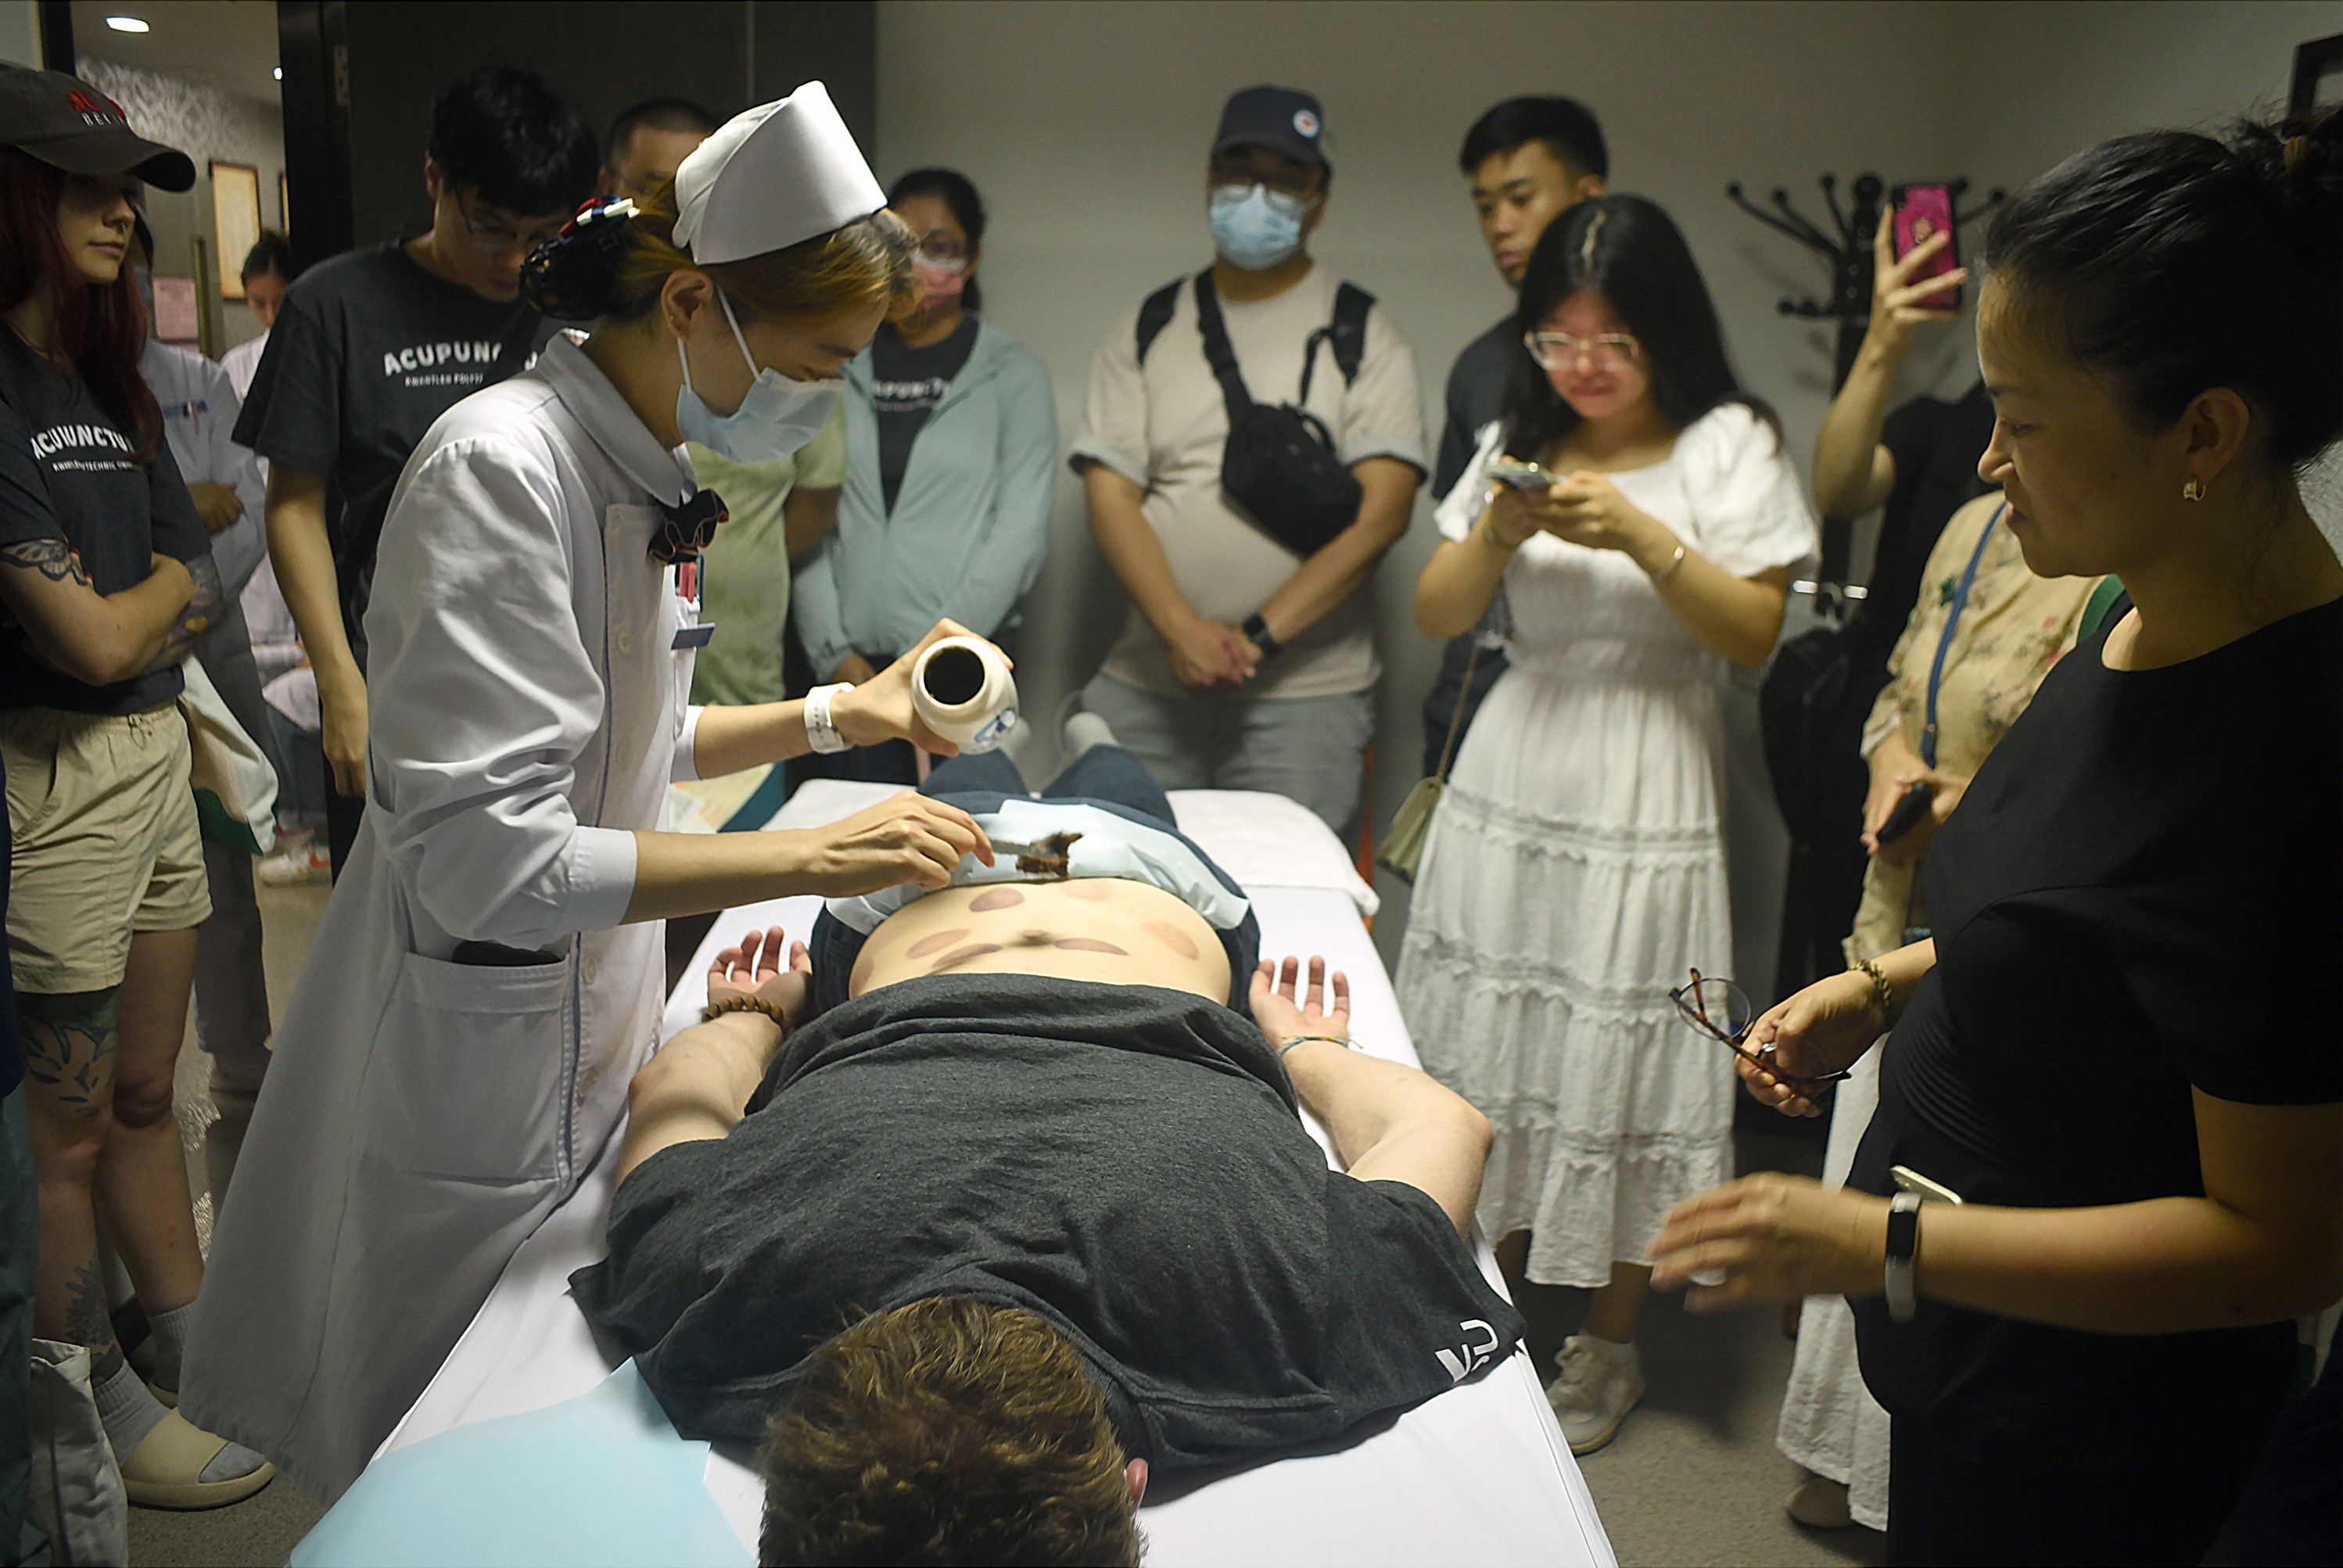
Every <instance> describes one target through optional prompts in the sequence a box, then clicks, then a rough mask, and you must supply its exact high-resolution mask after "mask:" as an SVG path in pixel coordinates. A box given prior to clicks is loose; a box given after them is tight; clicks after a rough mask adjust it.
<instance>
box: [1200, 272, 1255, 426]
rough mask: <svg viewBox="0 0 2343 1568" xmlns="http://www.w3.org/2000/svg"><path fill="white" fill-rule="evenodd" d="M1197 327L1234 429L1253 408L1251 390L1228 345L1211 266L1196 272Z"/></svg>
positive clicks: (1233, 352) (1225, 326)
mask: <svg viewBox="0 0 2343 1568" xmlns="http://www.w3.org/2000/svg"><path fill="white" fill-rule="evenodd" d="M1196 330H1197V331H1198V332H1200V333H1202V335H1203V338H1204V362H1205V363H1206V364H1208V365H1210V366H1211V367H1212V376H1213V378H1214V379H1216V380H1218V381H1219V382H1220V384H1221V397H1222V400H1223V401H1224V402H1226V403H1227V404H1228V407H1229V427H1230V428H1231V429H1234V428H1235V427H1236V423H1237V420H1238V419H1239V418H1240V417H1242V416H1243V415H1244V413H1245V412H1246V411H1247V410H1248V409H1250V408H1252V393H1250V392H1248V391H1246V390H1245V384H1244V373H1243V372H1242V371H1241V370H1239V369H1238V368H1237V351H1236V350H1235V349H1234V348H1232V347H1230V346H1229V324H1228V322H1227V321H1226V320H1225V319H1223V318H1222V315H1221V291H1220V290H1219V289H1217V288H1214V287H1213V286H1212V268H1210V267H1206V268H1205V269H1204V270H1203V271H1202V272H1200V273H1198V274H1197V275H1196Z"/></svg>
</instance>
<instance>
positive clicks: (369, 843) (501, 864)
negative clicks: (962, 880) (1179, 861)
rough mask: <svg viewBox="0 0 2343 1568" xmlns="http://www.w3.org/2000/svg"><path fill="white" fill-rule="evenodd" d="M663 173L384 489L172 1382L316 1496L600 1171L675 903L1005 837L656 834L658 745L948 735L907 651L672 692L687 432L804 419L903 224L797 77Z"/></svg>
mask: <svg viewBox="0 0 2343 1568" xmlns="http://www.w3.org/2000/svg"><path fill="white" fill-rule="evenodd" d="M673 189H674V199H675V203H676V206H675V207H674V208H673V209H672V212H673V216H669V212H670V209H669V208H668V207H667V206H666V205H665V203H664V202H663V201H662V200H661V199H660V197H659V196H658V195H657V194H656V193H655V194H654V196H653V197H652V198H651V200H650V201H649V204H648V206H647V209H646V210H645V211H644V212H643V213H642V214H641V215H640V216H636V215H635V213H634V208H633V206H631V205H630V204H613V205H607V206H594V207H591V208H589V209H588V211H586V212H585V213H582V214H581V215H580V216H579V217H578V219H577V220H575V221H573V222H572V223H570V224H568V225H566V226H564V227H563V229H562V231H561V233H560V235H559V236H558V237H557V238H556V239H555V240H554V241H553V242H552V243H550V244H549V245H548V246H544V247H542V248H540V249H539V250H538V252H537V253H536V254H535V255H534V256H532V258H531V261H530V265H529V267H528V271H527V272H526V273H525V274H524V286H525V288H526V290H527V300H528V303H529V304H530V305H533V306H535V307H538V308H539V309H542V310H545V311H547V312H548V314H552V315H554V316H556V317H560V318H568V319H590V320H593V321H594V322H595V326H594V328H593V330H592V331H591V332H590V333H563V334H560V335H558V336H557V337H554V338H553V339H552V340H551V341H550V342H549V343H548V345H547V347H546V349H545V351H544V353H543V354H542V355H541V356H540V357H538V362H537V363H536V365H535V366H533V367H531V368H529V369H528V370H526V371H523V372H522V373H521V374H519V375H518V376H515V377H511V378H510V379H508V380H506V381H503V382H500V383H498V384H497V385H494V386H490V387H485V388H483V389H481V390H479V391H477V392H475V393H473V394H472V396H470V397H467V398H465V399H463V400H462V401H461V402H459V403H458V404H457V405H456V406H455V407H452V408H450V409H449V410H448V411H447V413H446V414H445V415H443V416H442V417H440V418H439V419H438V420H437V423H435V424H434V425H433V427H432V428H431V430H430V432H429V433H428V434H427V436H426V437H424V439H423V442H422V444H421V445H420V446H419V447H417V449H416V451H415V453H414V455H413V456H412V457H411V458H410V459H409V460H408V461H407V466H406V469H405V472H404V474H403V475H402V477H400V479H399V483H398V487H397V494H396V496H395V497H394V498H392V500H391V503H390V507H389V510H388V514H387V517H386V518H384V520H383V526H382V529H381V543H380V548H379V562H380V564H379V568H378V569H377V572H376V575H375V585H374V593H373V596H372V599H371V601H370V603H369V605H368V607H367V619H366V626H365V630H366V632H367V641H368V664H367V688H368V692H369V696H370V699H371V715H370V717H371V719H372V723H371V725H370V727H369V734H368V739H367V756H366V783H367V809H366V821H365V826H364V827H363V829H361V830H360V832H359V834H358V836H357V841H356V843H355V844H354V846H353V847H352V849H351V851H350V854H349V857H348V859H347V863H346V865H345V867H344V869H343V874H342V876H341V879H340V880H339V882H338V884H337V887H336V890H335V893H334V900H333V902H332V904H331V905H330V906H329V907H328V908H327V913H326V918H325V921H324V923H323V924H322V925H321V926H320V928H319V930H318V932H317V940H316V942H315V944H314V945H313V947H312V949H311V960H310V963H309V965H308V967H307V971H306V972H305V973H304V975H303V976H302V980H301V983H300V985H299V986H298V987H297V990H296V991H295V993H294V996H293V999H292V1001H291V1004H290V1006H289V1007H288V1008H287V1010H286V1013H285V1016H284V1018H283V1020H281V1022H280V1025H279V1028H278V1030H277V1048H276V1052H275V1056H274V1058H273V1060H272V1061H271V1063H270V1066H269V1071H268V1088H267V1092H266V1094H264V1095H263V1096H262V1097H261V1099H260V1103H259V1105H258V1107H257V1108H256V1111H255V1113H254V1117H253V1121H252V1126H251V1130H250V1131H249V1133H248V1135H247V1138H246V1143H245V1146H244V1150H243V1153H242V1156H241V1159H240V1161H239V1163H238V1167H237V1174H236V1196H235V1199H234V1201H231V1202H229V1203H228V1204H227V1205H226V1209H225V1210H224V1211H223V1212H222V1214H221V1216H220V1222H219V1226H218V1229H217V1231H216V1232H215V1235H214V1239H213V1247H212V1254H211V1272H210V1275H209V1277H208V1280H207V1282H206V1289H205V1292H204V1294H203V1296H202V1298H201V1300H200V1302H199V1303H198V1308H197V1313H196V1325H195V1332H194V1336H193V1343H192V1346H191V1350H190V1357H189V1362H188V1365H187V1369H186V1382H184V1384H183V1385H182V1393H183V1404H184V1406H185V1408H186V1409H188V1410H190V1411H192V1412H201V1413H202V1416H203V1418H204V1419H206V1420H208V1421H212V1422H216V1423H217V1427H218V1429H219V1430H223V1431H226V1432H236V1433H239V1434H242V1438H243V1440H244V1441H246V1442H248V1443H249V1445H251V1446H253V1447H256V1448H258V1449H259V1450H261V1451H262V1452H267V1453H275V1454H282V1455H284V1457H285V1461H286V1466H287V1469H288V1470H289V1471H290V1473H293V1474H294V1475H295V1476H296V1477H297V1478H298V1479H299V1481H300V1482H301V1483H302V1484H303V1486H305V1487H306V1488H307V1489H308V1490H310V1491H311V1492H312V1493H321V1494H324V1495H327V1496H331V1495H333V1494H335V1493H338V1492H339V1491H340V1490H341V1489H342V1488H344V1487H346V1486H347V1485H348V1484H349V1483H350V1481H351V1479H352V1478H353V1477H355V1476H356V1475H357V1473H358V1472H359V1471H360V1470H361V1469H363V1468H364V1466H365V1465H366V1463H367V1460H368V1459H369V1457H370V1456H371V1455H372V1454H373V1452H375V1450H376V1448H377V1446H378V1445H379V1444H380V1443H381V1442H382V1441H383V1439H384V1438H385V1437H386V1436H387V1434H388V1433H389V1432H390V1431H391V1430H392V1428H393V1427H394V1426H396V1425H397V1422H399V1420H400V1418H401V1417H402V1415H403V1414H404V1413H405V1412H407V1410H408V1408H409V1407H410V1406H412V1405H413V1404H414V1402H415V1401H416V1399H417V1396H418V1395H419V1394H421V1392H423V1390H424V1389H425V1387H426V1386H427V1384H428V1383H429V1382H430V1381H431V1379H432V1377H433V1375H434V1374H435V1373H436V1372H437V1370H438V1367H439V1365H440V1362H442V1361H443V1360H444V1359H445V1357H446V1356H447V1352H448V1350H449V1349H450V1347H452V1346H453V1345H454V1344H455V1343H456V1342H457V1340H458V1338H459V1337H460V1336H461V1335H462V1333H463V1332H464V1329H465V1325H466V1324H467V1322H469V1321H470V1319H471V1318H472V1316H473V1314H474V1313H475V1312H478V1309H479V1306H480V1303H481V1302H483V1301H484V1300H485V1299H486V1298H487V1297H488V1292H489V1291H490V1289H491V1288H492V1287H493V1286H494V1285H495V1283H496V1282H497V1279H498V1275H499V1274H500V1273H501V1271H503V1269H504V1267H505V1265H506V1263H507V1261H508V1260H509V1259H510V1258H511V1256H512V1253H513V1251H514V1250H515V1249H516V1248H517V1247H518V1246H519V1245H520V1243H521V1242H522V1241H524V1240H525V1239H526V1238H528V1236H529V1235H530V1234H531V1233H532V1232H534V1231H536V1230H537V1228H538V1226H539V1225H540V1224H541V1223H543V1222H544V1221H546V1219H547V1218H548V1216H549V1215H550V1214H552V1213H553V1211H555V1210H556V1209H557V1208H558V1207H559V1206H560V1205H561V1204H562V1203H563V1202H565V1201H569V1200H570V1199H571V1198H572V1195H573V1194H574V1193H576V1192H577V1191H578V1187H579V1185H580V1183H581V1182H582V1181H584V1180H585V1179H586V1177H587V1175H588V1172H589V1171H593V1170H594V1169H595V1168H596V1165H597V1161H598V1159H599V1158H600V1156H601V1154H602V1151H603V1149H604V1147H605V1145H606V1144H607V1142H608V1139H609V1137H610V1135H611V1133H612V1131H613V1130H614V1129H615V1128H616V1127H618V1125H619V1123H620V1122H621V1121H622V1120H623V1118H624V1116H625V1113H626V1104H627V1083H628V1078H629V1076H630V1075H631V1074H632V1073H633V1071H634V1070H635V1069H636V1068H637V1067H638V1066H639V1065H640V1063H641V1061H642V1060H643V1059H644V1058H645V1057H647V1056H648V1055H649V1051H650V1050H651V1048H652V1047H653V1046H654V1045H655V1044H656V1042H657V1040H658V1038H659V1032H660V1020H661V1016H662V1013H663V1011H664V1010H665V1000H666V999H665V995H664V992H665V983H664V981H665V970H666V963H665V957H666V955H665V942H664V934H663V929H662V924H661V922H662V921H663V920H665V919H666V918H668V917H669V916H679V915H686V914H694V913H700V912H705V911H713V910H721V909H726V908H729V907H732V906H735V905H739V904H742V903H752V902H758V901H760V900H766V899H771V898H779V897H784V896H788V895H791V894H803V893H816V894H824V895H830V894H838V895H841V896H842V895H846V894H850V893H860V892H866V891H874V890H878V889H880V888H885V887H890V886H894V885H897V884H900V883H901V882H904V881H906V880H913V879H918V880H922V881H925V882H927V883H929V884H930V885H933V884H934V883H936V882H939V881H940V880H941V879H944V878H945V877H946V876H948V875H949V872H950V869H951V868H954V867H957V865H958V864H959V862H960V858H961V857H962V856H963V855H964V854H969V853H976V854H979V855H980V858H989V857H990V846H989V844H987V842H986V841H985V839H984V837H983V835H982V833H981V832H980V830H979V829H977V828H976V826H975V824H974V823H973V821H972V820H971V819H969V817H968V816H967V814H966V813H965V812H962V811H958V810H956V809H953V808H951V807H949V806H946V805H944V804H942V803H940V802H938V801H934V800H929V799H922V798H920V797H916V796H907V797H903V798H901V799H898V800H894V801H889V802H884V803H882V804H881V805H880V806H879V807H875V808H873V809H870V810H869V811H865V812H863V813H860V814H859V815H858V816H857V817H854V818H850V819H848V820H847V821H845V822H843V823H840V824H837V825H834V826H832V827H830V828H824V829H814V830H810V831H807V832H788V833H735V834H724V835H711V834H681V833H668V832H663V831H660V830H659V829H660V827H661V823H662V820H663V815H664V810H663V809H664V805H665V801H666V797H667V790H668V786H669V782H670V781H671V780H674V779H694V778H698V777H700V776H701V775H702V774H703V773H705V774H708V775H714V774H719V773H729V772H736V771H739V770H740V769H748V768H753V767H757V766H759V765H761V764H765V763H771V762H777V761H779V760H780V759H783V758H785V757H789V756H795V755H800V754H802V753H804V752H806V751H808V750H809V749H813V748H814V747H816V746H817V745H820V746H822V747H826V748H829V749H839V748H841V747H843V746H845V745H847V744H850V743H860V744H869V743H873V742H876V741H880V740H891V739H904V738H914V739H920V741H921V743H922V744H926V745H929V746H930V749H943V750H949V749H950V746H949V743H947V742H944V741H941V740H940V739H937V738H935V737H934V736H932V735H931V734H930V733H929V732H928V731H927V730H926V729H924V728H920V727H917V726H916V725H915V720H914V719H913V717H912V709H911V701H910V667H909V665H908V663H905V664H902V665H901V666H900V668H890V670H889V671H887V672H886V673H884V674H882V675H880V677H879V678H876V679H874V680H871V681H869V682H866V683H864V684H863V685H862V686H861V687H860V688H856V689H849V690H845V691H830V692H827V693H818V694H816V698H815V699H809V700H808V701H807V702H804V703H795V702H775V703H767V704H762V705H759V706H755V707H708V708H693V707H688V706H687V705H686V703H685V700H684V693H685V691H686V689H688V686H689V676H690V670H691V662H692V659H693V657H694V653H695V651H696V649H697V648H699V646H700V645H701V644H703V643H704V642H705V641H706V640H707V638H708V635H709V630H710V628H707V627H705V626H701V625H699V624H697V619H698V618H697V614H696V611H697V608H698V604H697V601H698V599H699V593H698V591H697V578H698V575H699V566H700V555H699V552H700V551H702V550H704V549H705V548H706V547H707V544H708V542H709V538H710V537H711V536H712V534H713V532H714V530H715V529H716V528H717V526H718V525H719V524H720V523H721V522H722V520H723V508H722V504H721V502H720V500H719V498H717V497H716V496H714V495H713V494H711V493H710V492H709V491H708V490H707V489H706V488H705V487H704V486H703V485H701V484H700V483H699V478H698V477H697V476H696V475H695V474H694V472H693V469H692V467H691V464H690V461H689V458H688V457H686V456H685V454H684V450H683V448H684V447H685V443H686V441H687V440H690V441H696V442H698V443H699V444H700V445H701V446H704V447H709V448H710V449H712V450H714V451H716V452H717V453H719V454H720V455H723V456H726V457H731V458H733V459H734V460H736V461H740V462H763V461H769V460H772V459H774V458H777V457H783V456H786V455H788V454H789V452H790V451H792V450H793V449H795V448H796V447H801V446H802V445H803V444H804V443H805V442H806V440H808V439H809V438H810V437H811V436H812V434H813V433H814V431H815V430H817V429H819V428H820V426H821V424H822V421H823V419H824V418H825V417H827V416H828V414H829V411H830V407H831V405H832V404H834V402H835V400H836V397H837V390H836V388H837V381H836V377H837V376H838V374H839V372H840V368H841V367H843V365H844V363H845V362H846V360H847V359H849V358H850V357H852V356H853V355H854V354H855V353H857V352H859V351H860V348H861V347H862V345H863V343H865V342H867V341H868V340H869V338H870V334H871V333H872V332H874V331H876V330H877V328H878V325H879V322H880V319H881V318H882V317H883V316H884V314H885V311H886V309H887V307H888V306H889V305H890V302H891V300H892V298H893V297H894V296H895V294H896V292H897V291H898V290H899V289H900V288H901V287H902V286H903V285H904V284H905V283H907V282H908V280H909V277H910V256H911V252H912V249H913V246H914V243H915V242H914V239H913V236H911V235H910V231H909V230H908V229H906V228H905V227H904V226H903V225H902V224H901V223H900V221H899V220H896V219H894V218H893V217H892V216H890V215H887V214H885V213H883V212H882V211H881V210H880V208H881V206H882V205H883V197H882V196H881V194H880V190H879V186H878V183H877V181H875V180H874V179H872V177H871V176H870V170H869V168H868V167H867V166H865V165H864V164H863V161H862V157H861V155H860V152H859V151H857V150H856V148H855V146H854V143H853V138H852V137H851V136H849V135H848V134H847V131H846V128H845V126H844V124H843V123H842V122H841V121H840V119H839V117H838V113H837V110H836V109H835V107H834V106H831V105H830V101H829V98H828V95H826V94H825V93H824V92H823V91H822V90H821V88H820V86H819V85H809V86H808V87H806V88H804V89H802V90H800V91H799V93H798V94H796V95H794V96H793V97H791V98H790V99H789V100H787V101H785V102H784V103H782V104H779V105H768V106H764V107H762V108H759V109H757V110H754V111H751V112H750V113H749V114H748V115H744V116H740V117H739V118H738V119H735V120H734V121H733V122H732V123H731V124H730V125H729V126H725V127H724V128H723V129H722V130H720V131H719V132H718V133H717V134H716V135H715V136H711V137H710V138H709V140H708V141H707V142H705V143H703V144H702V145H701V146H700V147H699V149H698V150H696V151H694V152H693V153H692V154H691V155H690V156H688V157H687V158H685V159H684V161H683V165H682V166H681V167H680V168H679V170H678V171H677V175H676V178H675V180H674V182H673ZM825 290H827V293H825V292H824V291H825ZM809 295H811V296H813V297H815V298H816V299H817V300H818V301H820V303H817V304H813V305H808V304H805V303H802V302H804V301H806V300H807V298H808V297H809ZM775 299H779V300H788V301H792V302H798V303H795V304H793V306H792V307H791V309H788V310H785V309H782V308H780V307H776V306H773V305H772V304H771V303H770V302H771V301H773V300H775ZM938 635H941V632H939V634H938ZM914 651H917V650H914ZM579 1201H584V1202H587V1203H588V1204H590V1203H592V1202H593V1201H594V1200H593V1198H592V1196H591V1195H590V1194H588V1195H585V1196H584V1197H582V1198H581V1199H580V1200H579Z"/></svg>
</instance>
